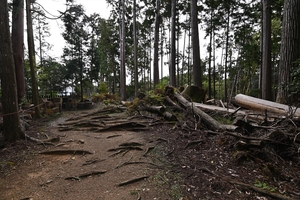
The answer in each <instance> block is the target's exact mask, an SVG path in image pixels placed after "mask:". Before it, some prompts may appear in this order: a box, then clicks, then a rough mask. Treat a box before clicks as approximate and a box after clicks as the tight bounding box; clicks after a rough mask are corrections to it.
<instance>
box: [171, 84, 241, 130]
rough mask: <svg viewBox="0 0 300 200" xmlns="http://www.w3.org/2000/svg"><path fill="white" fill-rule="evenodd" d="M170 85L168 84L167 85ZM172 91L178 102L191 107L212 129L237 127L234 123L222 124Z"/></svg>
mask: <svg viewBox="0 0 300 200" xmlns="http://www.w3.org/2000/svg"><path fill="white" fill-rule="evenodd" d="M168 87H170V86H168ZM173 91H174V94H173V95H174V97H175V98H176V99H177V100H178V102H180V103H181V104H182V105H183V106H184V107H186V108H189V109H191V110H192V111H193V112H194V113H195V114H196V115H198V116H200V118H201V120H202V121H203V122H204V123H205V124H206V125H207V126H209V127H210V128H211V129H212V130H228V131H235V130H236V129H237V128H238V127H237V126H234V125H224V124H220V123H219V122H218V121H216V120H215V119H214V118H212V117H211V116H209V115H208V114H206V113H205V112H203V111H202V110H201V109H199V108H197V107H196V106H195V104H194V103H192V102H190V101H188V100H186V99H185V98H184V97H183V96H182V95H181V94H179V93H178V92H176V91H175V89H174V88H173Z"/></svg>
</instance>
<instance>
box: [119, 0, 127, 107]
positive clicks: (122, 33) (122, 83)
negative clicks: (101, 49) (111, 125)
mask: <svg viewBox="0 0 300 200" xmlns="http://www.w3.org/2000/svg"><path fill="white" fill-rule="evenodd" d="M120 3H121V31H120V36H121V38H120V39H121V41H120V42H121V45H120V47H121V50H120V58H121V67H120V90H121V91H120V92H121V99H122V100H123V101H125V100H126V69H125V1H124V0H120Z"/></svg>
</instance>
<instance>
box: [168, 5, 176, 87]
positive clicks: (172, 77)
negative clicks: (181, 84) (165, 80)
mask: <svg viewBox="0 0 300 200" xmlns="http://www.w3.org/2000/svg"><path fill="white" fill-rule="evenodd" d="M175 21H176V0H172V21H171V56H170V66H169V70H170V85H172V86H174V87H176V72H175V71H176V63H175V61H176V46H175V42H176V38H175V37H176V34H175V32H176V31H175Z"/></svg>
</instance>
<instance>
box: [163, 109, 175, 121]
mask: <svg viewBox="0 0 300 200" xmlns="http://www.w3.org/2000/svg"><path fill="white" fill-rule="evenodd" d="M162 116H163V117H164V118H165V119H166V120H169V121H178V119H177V117H176V116H175V115H173V114H172V113H170V112H168V111H166V112H163V113H162Z"/></svg>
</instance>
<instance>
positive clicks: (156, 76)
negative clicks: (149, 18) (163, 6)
mask: <svg viewBox="0 0 300 200" xmlns="http://www.w3.org/2000/svg"><path fill="white" fill-rule="evenodd" d="M159 12H160V0H156V13H155V29H154V54H153V83H154V88H155V86H156V85H157V84H158V83H159V67H158V43H159V18H160V14H159Z"/></svg>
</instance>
